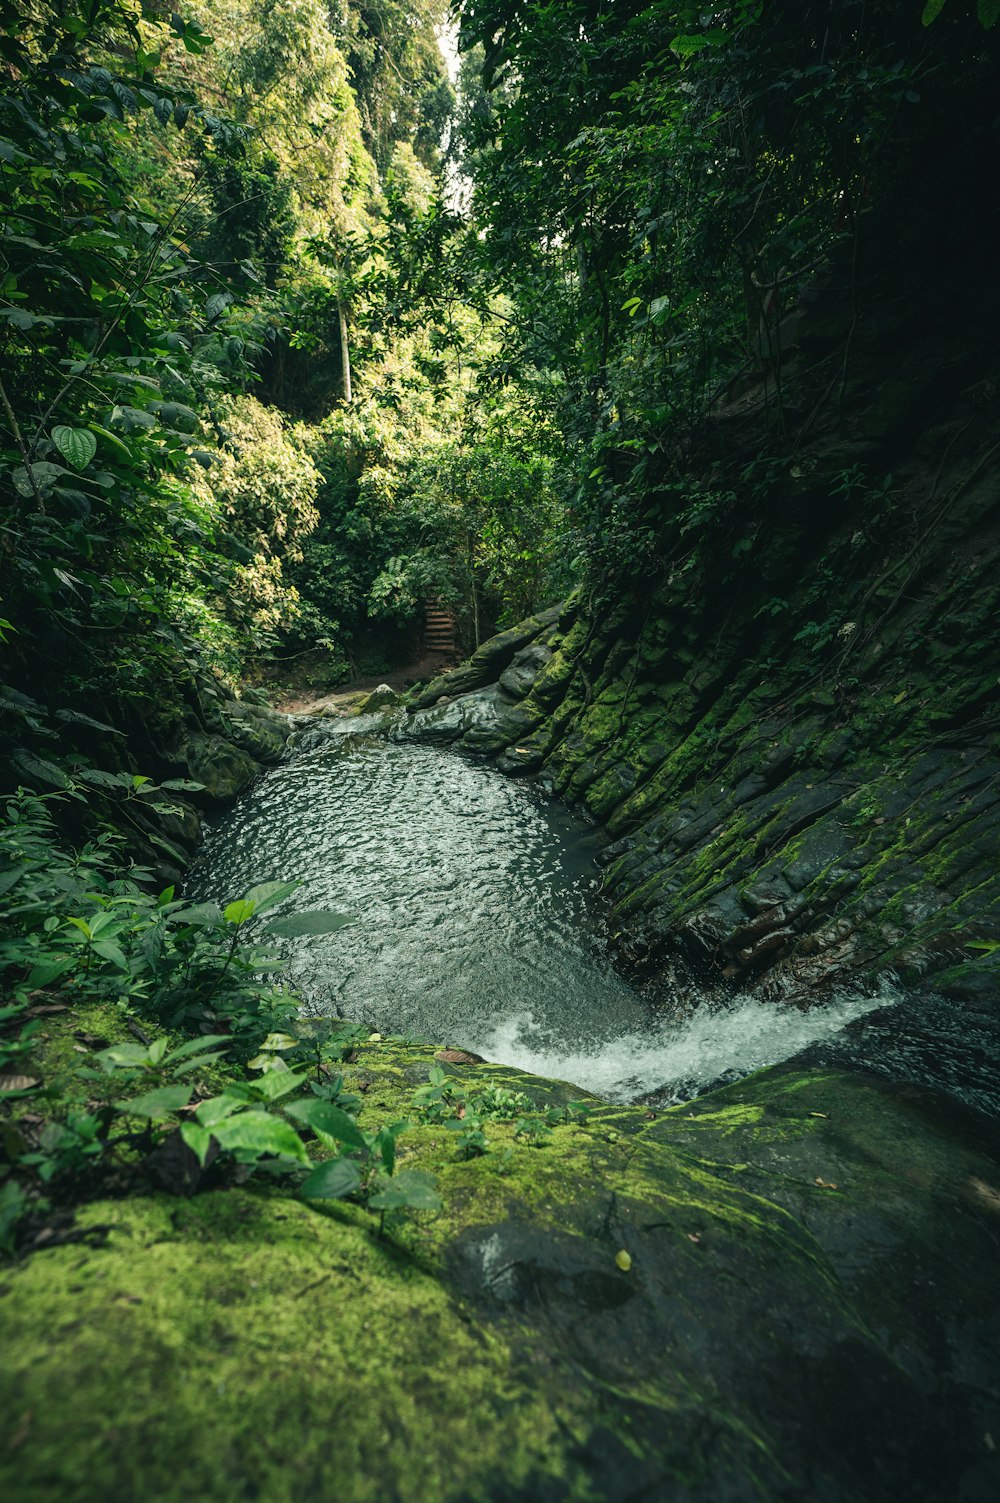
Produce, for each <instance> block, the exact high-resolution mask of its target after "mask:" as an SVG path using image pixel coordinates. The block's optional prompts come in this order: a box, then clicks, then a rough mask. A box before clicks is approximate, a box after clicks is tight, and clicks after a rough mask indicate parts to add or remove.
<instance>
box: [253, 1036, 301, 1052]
mask: <svg viewBox="0 0 1000 1503" xmlns="http://www.w3.org/2000/svg"><path fill="white" fill-rule="evenodd" d="M301 1042H302V1040H301V1039H297V1038H296V1037H295V1035H294V1034H293V1033H269V1034H268V1036H267V1038H266V1039H265V1040H264V1042H263V1043H262V1044H261V1046H260V1047H261V1048H262V1049H266V1050H269V1051H274V1050H278V1051H284V1050H286V1049H297V1048H298V1047H299V1045H300V1044H301Z"/></svg>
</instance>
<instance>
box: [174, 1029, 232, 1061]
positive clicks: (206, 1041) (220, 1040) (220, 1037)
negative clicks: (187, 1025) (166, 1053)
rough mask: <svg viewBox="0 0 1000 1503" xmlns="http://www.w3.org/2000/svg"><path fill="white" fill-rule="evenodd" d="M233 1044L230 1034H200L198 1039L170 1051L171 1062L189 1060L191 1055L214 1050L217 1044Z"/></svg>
mask: <svg viewBox="0 0 1000 1503" xmlns="http://www.w3.org/2000/svg"><path fill="white" fill-rule="evenodd" d="M231 1043H232V1039H231V1038H230V1036H229V1034H228V1033H200V1034H199V1035H198V1037H197V1038H196V1039H188V1040H187V1042H186V1043H184V1044H179V1045H178V1046H177V1048H176V1049H171V1051H170V1062H171V1064H172V1063H173V1062H174V1060H178V1059H187V1058H188V1057H189V1055H192V1054H197V1053H198V1052H199V1051H200V1050H203V1049H214V1048H215V1047H216V1045H217V1044H226V1045H227V1046H228V1045H229V1044H231Z"/></svg>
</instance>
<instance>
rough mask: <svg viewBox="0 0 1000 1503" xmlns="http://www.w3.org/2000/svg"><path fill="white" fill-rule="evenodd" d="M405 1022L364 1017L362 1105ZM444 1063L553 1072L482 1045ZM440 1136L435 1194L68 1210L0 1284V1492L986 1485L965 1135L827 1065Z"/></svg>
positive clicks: (506, 1075) (181, 1494)
mask: <svg viewBox="0 0 1000 1503" xmlns="http://www.w3.org/2000/svg"><path fill="white" fill-rule="evenodd" d="M432 1061H433V1052H432V1050H431V1049H429V1048H417V1047H404V1046H402V1045H394V1044H391V1043H390V1044H387V1043H379V1042H373V1043H371V1044H369V1045H367V1046H365V1047H363V1048H362V1049H360V1050H359V1052H358V1055H357V1057H356V1059H355V1061H354V1063H352V1064H351V1065H349V1066H348V1067H347V1068H346V1070H345V1074H346V1076H347V1084H348V1086H349V1087H352V1088H355V1089H357V1088H359V1087H363V1094H364V1102H365V1105H364V1108H363V1111H362V1122H363V1124H364V1123H365V1122H368V1123H370V1124H374V1123H377V1122H379V1121H381V1120H385V1118H386V1117H391V1118H394V1119H395V1118H398V1117H400V1116H404V1115H409V1116H411V1117H414V1116H415V1113H414V1109H413V1105H412V1093H413V1090H414V1087H415V1086H416V1085H417V1084H418V1083H420V1082H421V1081H423V1080H425V1079H426V1074H427V1069H428V1066H429V1065H430V1064H431V1063H432ZM448 1070H449V1074H451V1075H452V1076H454V1077H455V1078H456V1079H457V1080H459V1081H461V1082H463V1083H467V1084H470V1085H471V1084H473V1083H475V1084H477V1085H480V1086H482V1085H504V1086H506V1087H508V1088H513V1089H516V1090H521V1091H527V1092H529V1093H530V1094H531V1095H532V1096H533V1097H535V1098H536V1100H537V1101H538V1102H539V1103H540V1104H542V1105H546V1104H554V1103H555V1104H557V1103H560V1102H564V1101H566V1100H567V1099H572V1098H575V1097H576V1096H577V1095H578V1094H579V1093H577V1092H574V1091H573V1090H572V1088H571V1087H567V1086H564V1085H561V1084H560V1083H558V1082H552V1081H541V1080H536V1079H532V1078H530V1077H526V1076H523V1075H521V1074H519V1073H518V1072H516V1071H510V1070H506V1069H503V1068H501V1067H498V1066H490V1065H481V1064H477V1065H471V1066H469V1065H453V1066H449V1067H448ZM591 1104H592V1105H593V1107H594V1110H593V1112H592V1114H591V1116H590V1117H589V1118H588V1119H587V1120H586V1121H585V1122H584V1123H583V1124H580V1125H563V1126H558V1127H555V1128H554V1129H553V1131H552V1134H551V1136H550V1138H549V1139H548V1141H547V1142H545V1143H543V1144H542V1145H541V1146H532V1145H531V1144H529V1143H527V1142H525V1141H524V1140H523V1139H519V1138H518V1137H517V1136H516V1125H515V1124H514V1123H504V1122H491V1123H490V1124H489V1126H488V1132H489V1137H490V1140H491V1147H490V1151H489V1152H488V1153H487V1154H486V1155H485V1156H484V1157H482V1158H479V1159H476V1160H473V1161H471V1162H466V1161H462V1160H460V1159H459V1158H458V1157H457V1156H456V1152H455V1135H454V1134H453V1133H451V1132H449V1131H448V1130H446V1128H444V1127H443V1126H442V1124H440V1123H433V1122H425V1123H422V1124H418V1125H415V1126H413V1127H412V1128H411V1129H410V1130H409V1131H408V1132H407V1133H405V1134H404V1136H403V1137H402V1138H401V1139H400V1147H401V1150H402V1153H403V1157H404V1162H405V1164H406V1165H407V1166H413V1165H419V1166H420V1167H423V1168H426V1169H431V1170H433V1171H434V1172H435V1173H436V1174H437V1175H438V1179H439V1185H440V1189H441V1193H442V1198H443V1207H444V1208H443V1210H442V1211H441V1212H440V1213H433V1212H421V1213H416V1214H414V1215H412V1216H411V1217H409V1218H406V1217H400V1218H399V1219H397V1220H395V1221H393V1218H392V1217H391V1216H390V1217H389V1218H388V1219H387V1222H386V1224H385V1225H384V1226H382V1227H380V1225H379V1222H378V1219H377V1217H376V1216H374V1215H373V1214H371V1213H369V1212H367V1211H366V1210H364V1209H363V1208H362V1207H360V1206H354V1205H350V1204H346V1203H342V1202H331V1203H326V1204H325V1205H324V1204H319V1203H316V1204H314V1205H312V1206H307V1205H304V1204H303V1203H301V1202H300V1201H296V1200H294V1199H291V1198H289V1197H288V1196H287V1195H286V1194H283V1193H282V1192H281V1191H280V1190H278V1189H273V1188H272V1189H269V1188H266V1187H261V1188H256V1189H255V1188H253V1187H252V1186H246V1187H245V1188H243V1189H231V1190H226V1191H213V1192H210V1193H206V1194H202V1195H199V1196H196V1197H194V1198H193V1199H189V1200H179V1199H171V1198H168V1197H166V1196H158V1195H149V1196H145V1197H141V1198H137V1199H126V1200H120V1201H115V1202H103V1203H98V1204H95V1205H91V1206H89V1207H87V1208H86V1210H85V1211H83V1212H81V1214H80V1217H79V1221H80V1223H81V1226H82V1227H84V1228H86V1227H88V1226H89V1227H91V1228H94V1227H97V1226H104V1227H105V1228H107V1240H106V1242H105V1244H104V1245H103V1246H87V1245H80V1244H75V1245H66V1246H62V1247H57V1248H53V1249H52V1250H50V1251H47V1252H41V1253H35V1254H33V1255H32V1256H31V1257H29V1258H28V1259H27V1260H26V1261H25V1262H24V1263H22V1264H21V1265H18V1266H13V1267H11V1268H10V1269H9V1270H8V1271H7V1273H6V1274H5V1276H4V1278H3V1282H2V1285H0V1309H2V1311H3V1324H4V1328H5V1335H6V1341H5V1353H6V1355H5V1362H4V1367H3V1373H2V1378H0V1390H2V1393H3V1412H4V1414H5V1415H6V1416H7V1420H6V1432H7V1444H6V1447H5V1448H4V1449H3V1450H2V1451H0V1487H2V1488H3V1491H4V1496H5V1497H9V1498H11V1499H12V1500H16V1503H43V1500H44V1503H48V1500H50V1499H51V1500H55V1499H57V1498H58V1499H59V1500H60V1503H91V1500H97V1499H104V1498H109V1497H113V1498H115V1499H117V1500H123V1503H130V1500H139V1499H143V1500H146V1499H155V1500H157V1503H172V1500H174V1499H178V1500H181V1499H184V1500H187V1499H188V1498H190V1497H191V1496H198V1497H199V1498H202V1499H204V1500H209V1503H214V1500H219V1503H229V1500H231V1499H236V1498H254V1499H258V1500H263V1503H270V1500H275V1503H278V1500H280V1503H285V1500H299V1499H301V1500H306V1499H313V1498H325V1497H336V1498H337V1499H338V1500H342V1503H368V1500H371V1503H376V1500H377V1503H382V1500H387V1499H393V1500H400V1503H408V1500H413V1503H417V1500H420V1503H426V1500H430V1499H433V1500H434V1503H460V1500H461V1503H473V1500H482V1503H501V1500H504V1503H515V1500H523V1503H528V1500H531V1503H535V1500H537V1499H548V1500H552V1503H555V1500H559V1503H568V1500H577V1499H578V1500H580V1503H585V1500H586V1503H596V1500H609V1503H610V1500H619V1499H624V1498H647V1497H648V1498H650V1499H653V1498H656V1499H664V1500H673V1499H677V1500H682V1499H683V1500H694V1499H704V1500H705V1503H717V1500H718V1499H720V1498H723V1497H725V1498H727V1499H733V1500H741V1499H744V1498H745V1499H747V1500H750V1499H753V1500H755V1503H756V1500H759V1499H761V1498H782V1499H785V1498H787V1499H796V1500H797V1499H802V1498H813V1497H822V1498H824V1499H831V1500H833V1499H844V1500H847V1499H850V1500H856V1499H857V1500H860V1499H864V1500H882V1499H885V1500H886V1503H889V1500H892V1503H895V1500H897V1499H898V1498H900V1497H906V1498H907V1499H915V1500H926V1503H931V1500H935V1503H937V1500H939V1499H941V1498H945V1497H948V1498H950V1497H967V1498H970V1499H977V1498H982V1499H984V1500H985V1499H986V1498H991V1497H992V1496H995V1492H994V1491H993V1489H994V1488H995V1486H996V1485H997V1484H998V1481H1000V1478H998V1471H997V1453H996V1450H995V1437H996V1435H997V1433H998V1429H1000V1427H998V1425H997V1421H996V1418H995V1416H993V1415H992V1414H991V1411H990V1405H991V1403H993V1400H992V1399H991V1397H990V1392H989V1390H990V1386H991V1384H992V1383H993V1382H995V1380H996V1378H997V1369H998V1360H997V1357H996V1353H997V1351H998V1349H1000V1348H998V1345H997V1341H996V1336H997V1331H996V1325H997V1315H998V1310H997V1300H996V1293H995V1236H996V1230H997V1227H998V1226H1000V1215H998V1212H1000V1190H998V1188H997V1186H998V1179H1000V1171H998V1159H997V1154H996V1145H995V1144H994V1143H993V1142H992V1141H986V1140H985V1139H981V1138H977V1131H978V1128H977V1127H976V1126H975V1124H973V1125H970V1123H969V1122H968V1121H966V1120H965V1119H964V1118H963V1119H952V1118H950V1117H947V1116H942V1115H941V1114H940V1112H939V1111H937V1110H936V1109H935V1108H933V1107H929V1106H928V1104H927V1103H926V1102H925V1101H923V1100H922V1099H917V1098H912V1097H908V1096H901V1095H900V1094H898V1093H895V1092H892V1091H890V1090H889V1089H888V1088H886V1087H884V1086H881V1085H876V1084H873V1083H871V1082H869V1081H866V1080H862V1079H859V1078H857V1077H853V1076H849V1075H842V1074H837V1073H820V1074H810V1073H803V1072H801V1071H794V1070H789V1069H779V1070H775V1071H769V1072H765V1073H764V1074H762V1075H760V1076H758V1077H755V1078H754V1079H752V1080H750V1081H747V1082H744V1083H743V1084H742V1085H740V1086H736V1087H731V1088H730V1089H728V1090H727V1091H724V1092H720V1093H717V1094H715V1095H713V1096H708V1097H705V1098H703V1099H701V1100H700V1101H698V1102H696V1103H693V1104H690V1105H688V1106H685V1107H682V1108H678V1109H676V1110H674V1111H668V1112H665V1113H662V1114H654V1113H652V1112H650V1111H646V1110H644V1109H643V1108H641V1107H614V1106H608V1105H605V1104H600V1103H596V1102H595V1103H591Z"/></svg>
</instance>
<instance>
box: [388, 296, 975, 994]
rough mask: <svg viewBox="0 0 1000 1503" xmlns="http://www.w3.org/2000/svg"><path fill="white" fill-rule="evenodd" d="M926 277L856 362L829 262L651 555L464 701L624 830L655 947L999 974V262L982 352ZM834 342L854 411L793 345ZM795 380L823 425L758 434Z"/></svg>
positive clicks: (558, 783) (748, 386) (609, 884)
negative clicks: (946, 322) (775, 439)
mask: <svg viewBox="0 0 1000 1503" xmlns="http://www.w3.org/2000/svg"><path fill="white" fill-rule="evenodd" d="M910 291H912V289H910V290H909V291H908V290H907V289H904V290H903V291H902V292H901V293H900V295H899V296H898V297H896V298H895V299H883V300H882V301H881V302H878V301H877V300H876V299H875V298H874V296H873V298H872V302H871V306H870V307H869V310H868V313H867V314H866V316H865V317H859V318H858V319H857V320H856V327H855V324H854V322H852V321H850V320H849V323H850V326H851V347H850V361H849V362H847V360H846V356H845V355H844V352H843V339H844V327H843V322H844V321H843V318H840V319H839V322H838V320H837V319H834V318H833V313H834V312H835V311H836V310H837V308H838V307H839V308H840V309H841V312H842V309H843V299H844V297H845V296H846V291H845V289H844V288H842V287H838V286H837V285H836V268H834V269H833V270H832V271H831V272H830V273H829V274H828V276H827V278H826V280H825V281H824V282H823V283H822V284H821V286H820V287H819V288H818V290H814V291H813V293H812V294H811V295H810V297H808V298H805V299H804V300H803V305H802V307H801V309H800V310H799V312H800V317H799V321H798V323H797V326H796V327H797V339H796V346H795V351H794V352H793V357H794V358H793V361H792V365H791V366H790V367H789V369H788V370H786V372H785V373H784V382H783V385H782V387H781V391H780V393H779V392H778V391H777V390H776V387H775V380H774V375H773V373H769V374H767V376H766V377H761V376H758V377H757V380H756V384H754V382H753V381H748V382H746V383H745V385H744V389H743V390H742V391H741V392H740V393H739V395H738V396H734V395H733V394H732V393H729V394H728V396H727V398H726V400H725V401H724V402H720V404H719V407H718V410H717V411H716V414H715V417H714V419H713V422H712V424H711V425H710V432H709V433H708V435H707V437H706V440H705V443H706V448H707V449H708V451H709V452H710V453H711V454H712V455H713V456H714V457H713V458H712V459H711V461H708V460H706V461H704V467H703V469H702V470H701V472H700V473H699V474H696V475H695V476H693V477H692V479H691V480H690V482H689V483H688V484H687V489H686V491H685V492H684V493H683V494H682V493H681V492H680V491H678V493H677V494H676V495H675V496H673V498H672V500H671V503H670V508H668V509H665V510H664V511H663V512H661V513H660V514H659V522H658V525H659V528H660V536H659V542H658V545H657V546H658V550H659V551H658V554H657V558H656V560H655V564H654V565H653V566H652V567H651V568H650V569H649V570H648V571H647V575H648V577H647V579H646V581H645V582H643V581H642V579H641V577H640V574H639V570H638V567H637V570H636V572H635V577H623V576H622V575H621V573H618V574H617V575H615V576H612V575H608V576H606V577H605V578H604V579H603V581H601V580H598V581H597V583H595V584H594V585H593V586H592V587H591V590H590V593H588V595H587V597H586V599H577V600H575V601H572V602H570V603H569V605H568V606H567V607H564V608H563V610H562V612H561V614H560V616H559V618H558V621H557V622H556V623H555V624H554V625H553V626H552V627H550V628H549V630H548V633H547V634H546V635H545V636H544V637H542V638H535V639H533V640H537V641H541V642H542V643H543V645H544V647H545V650H546V651H545V655H544V656H543V655H542V654H541V653H538V654H536V655H535V656H534V657H531V658H526V657H524V656H523V653H522V659H521V661H520V662H519V663H518V664H515V665H514V666H512V667H511V668H509V669H508V668H506V667H505V668H503V669H502V670H501V669H500V667H499V654H495V653H494V652H493V650H492V649H491V648H490V644H486V646H485V648H484V649H481V650H480V654H481V656H480V665H479V666H478V667H477V669H476V672H475V677H476V682H477V684H480V685H481V684H482V682H483V672H484V669H485V665H486V663H490V664H491V665H492V672H493V677H494V679H499V680H500V687H499V689H498V691H497V696H496V700H495V706H494V714H493V716H492V718H490V719H488V720H484V718H483V717H482V716H480V717H478V719H477V722H476V723H475V724H474V725H464V724H462V717H461V714H460V713H459V712H457V711H456V712H454V714H453V723H454V726H455V727H457V728H458V729H457V736H456V738H455V739H460V744H461V745H463V746H464V747H465V748H466V749H467V750H469V751H474V752H477V753H481V754H488V755H492V756H495V757H497V758H498V763H499V766H500V767H501V768H503V769H504V770H505V771H507V772H511V773H518V772H520V773H535V774H539V775H540V776H541V777H542V778H543V779H544V780H545V781H546V782H547V784H548V785H549V786H550V787H551V788H552V789H553V790H554V792H555V793H556V794H558V795H559V796H560V797H562V798H564V799H566V800H567V801H568V802H570V803H571V804H576V805H581V806H582V807H584V808H585V809H586V810H587V811H588V812H589V813H590V814H591V815H592V816H593V817H594V818H596V819H597V820H598V822H599V823H600V824H601V825H602V826H603V827H604V828H605V829H606V830H607V831H608V833H609V836H610V842H611V843H610V844H609V847H608V849H607V851H606V852H605V853H604V858H603V859H604V864H605V873H606V875H605V883H606V890H607V892H608V894H609V895H610V897H611V898H612V900H613V902H614V905H615V909H616V913H617V916H618V919H619V920H620V924H621V927H622V929H623V930H624V931H627V932H628V934H629V935H630V943H631V950H632V952H633V953H635V954H645V956H646V957H647V958H648V960H649V962H650V964H652V965H655V964H662V963H664V962H665V961H666V960H667V959H668V957H670V956H676V955H678V954H680V955H683V956H685V957H687V958H688V959H689V960H691V961H694V962H695V964H697V965H699V966H701V967H702V968H703V969H705V970H707V971H708V972H711V973H714V974H715V975H717V976H718V977H720V979H721V978H727V979H730V980H732V981H735V982H739V983H740V984H748V983H752V984H754V986H755V987H756V988H762V989H763V990H764V992H765V993H766V994H772V995H778V994H787V995H793V996H796V997H799V998H807V997H809V996H812V995H814V994H815V991H816V988H817V987H820V986H823V985H826V984H828V983H833V982H838V983H839V982H844V981H848V980H850V981H853V980H859V979H863V980H870V979H871V978H873V977H874V976H877V975H879V974H880V973H884V972H887V971H892V972H894V973H896V974H897V975H901V976H902V977H903V978H904V979H911V980H912V979H915V978H917V977H920V976H926V975H929V974H934V975H935V976H936V977H937V979H938V981H939V983H940V984H941V985H942V986H945V987H948V988H951V989H953V990H955V991H957V992H962V991H968V990H970V989H972V990H976V989H982V988H987V989H992V988H993V987H994V986H995V984H996V982H995V977H996V974H997V972H996V967H995V959H994V956H993V954H992V952H991V950H990V946H991V945H992V944H994V943H995V942H996V941H997V940H1000V861H998V859H997V858H998V853H1000V568H998V565H1000V411H998V408H997V400H996V387H995V385H994V383H993V376H992V370H993V363H994V359H995V352H994V350H993V348H992V344H991V342H990V338H989V335H988V334H987V331H986V325H985V324H983V323H982V321H981V313H982V309H981V308H980V307H979V306H978V303H977V298H979V297H981V295H982V289H980V290H979V292H978V293H976V292H975V290H971V291H969V292H968V293H967V295H966V296H967V301H968V302H969V304H970V307H969V309H968V317H966V318H965V319H964V320H963V318H962V316H961V313H960V304H957V305H956V308H953V309H952V310H951V311H952V317H953V320H954V321H956V322H957V323H958V324H959V325H960V329H961V345H962V351H963V353H962V359H961V362H960V363H958V364H956V355H955V350H956V344H955V340H956V335H955V332H954V330H953V331H952V333H951V334H950V335H949V334H948V332H947V330H946V329H945V328H943V326H942V324H941V322H940V320H938V321H935V319H934V318H933V317H931V316H930V315H929V314H928V312H927V310H926V308H924V309H922V311H921V313H920V316H919V318H918V317H916V316H915V315H914V312H913V301H912V298H911V297H910V296H909V292H910ZM956 297H957V294H956ZM838 298H839V300H840V301H839V303H838ZM993 300H994V302H995V301H996V299H995V295H994V299H993ZM991 306H992V304H991ZM974 315H975V316H974ZM831 320H832V322H831ZM889 336H891V338H890V337H889ZM838 339H839V340H840V343H838ZM834 354H836V356H837V358H838V359H840V360H841V361H842V366H841V368H840V374H839V376H838V382H839V383H840V405H839V407H837V408H836V410H831V409H832V404H831V403H830V402H829V400H827V401H826V405H825V406H824V402H823V399H824V390H823V389H820V391H819V395H818V397H817V380H818V378H815V377H814V378H813V379H812V384H810V380H809V379H808V378H807V376H806V375H802V376H800V377H799V378H798V379H796V371H797V370H798V368H799V366H800V365H801V364H802V363H803V362H804V361H805V359H806V357H808V358H809V360H810V361H812V362H813V363H814V364H815V362H816V361H819V362H820V367H821V368H823V369H825V366H824V365H823V362H824V361H828V360H829V359H832V358H833V357H834ZM812 368H813V367H812V366H809V370H812ZM826 395H827V397H828V393H827V394H826ZM779 397H780V401H781V404H782V405H781V408H780V417H781V421H782V423H783V424H784V426H785V428H786V429H793V428H795V426H796V425H797V427H798V431H799V435H800V436H799V439H798V441H797V443H796V444H795V445H792V444H790V443H789V441H788V440H787V438H786V439H784V440H782V442H781V443H775V444H774V446H773V449H772V451H771V452H770V453H768V452H767V451H765V452H763V453H762V452H761V435H760V429H761V421H762V412H765V411H770V412H771V414H772V419H774V420H776V417H775V413H776V408H775V406H774V405H773V404H775V403H777V402H778V400H779ZM769 404H771V405H769ZM529 629H530V628H529V627H526V628H525V630H526V631H527V630H529ZM507 635H508V636H510V635H511V634H507ZM530 650H531V651H533V650H534V649H533V648H532V649H530ZM462 673H463V670H462V669H459V670H456V674H457V677H456V678H455V680H454V682H455V684H456V685H461V684H462V683H463V682H464V680H463V678H462ZM421 702H426V701H421ZM413 720H414V722H415V724H414V727H413V729H414V732H415V733H417V732H419V729H420V726H419V721H420V716H419V715H415V716H414V717H413ZM975 946H980V948H979V949H976V948H974V947H975Z"/></svg>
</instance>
